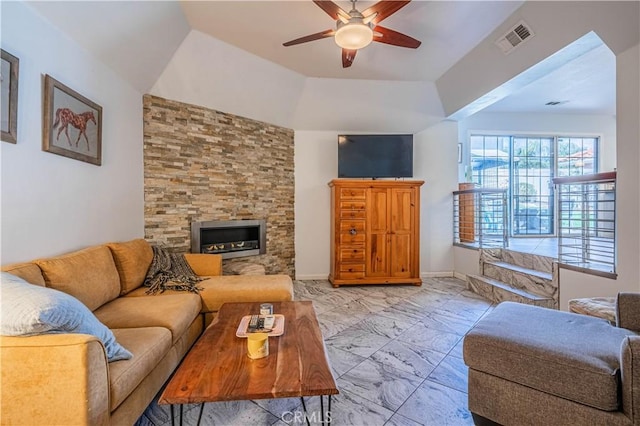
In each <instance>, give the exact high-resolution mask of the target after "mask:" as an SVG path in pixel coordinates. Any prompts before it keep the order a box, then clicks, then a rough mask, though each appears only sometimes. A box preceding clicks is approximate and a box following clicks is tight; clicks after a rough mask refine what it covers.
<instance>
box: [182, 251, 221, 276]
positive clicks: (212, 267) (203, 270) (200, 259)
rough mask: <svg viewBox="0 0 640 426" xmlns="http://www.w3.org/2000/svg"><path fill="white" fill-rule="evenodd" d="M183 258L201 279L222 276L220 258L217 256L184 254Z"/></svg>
mask: <svg viewBox="0 0 640 426" xmlns="http://www.w3.org/2000/svg"><path fill="white" fill-rule="evenodd" d="M184 258H185V259H186V260H187V263H189V266H191V269H193V272H195V273H196V275H200V276H201V277H215V276H217V275H222V256H220V255H219V254H204V253H185V255H184Z"/></svg>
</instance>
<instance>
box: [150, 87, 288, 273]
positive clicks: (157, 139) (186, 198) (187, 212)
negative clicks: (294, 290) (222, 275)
mask: <svg viewBox="0 0 640 426" xmlns="http://www.w3.org/2000/svg"><path fill="white" fill-rule="evenodd" d="M143 102H144V198H145V238H146V239H147V240H148V241H149V242H151V243H152V244H157V245H159V246H162V247H166V248H169V249H171V250H172V251H174V252H177V253H180V252H183V253H185V252H188V251H190V247H191V240H190V238H191V237H190V233H191V222H193V221H213V220H215V221H218V220H239V219H265V220H266V222H267V253H266V254H264V255H259V256H252V257H242V258H235V259H226V260H224V262H223V268H229V269H231V268H232V267H233V266H234V265H235V266H237V264H238V263H246V262H251V263H256V264H261V265H263V266H264V267H265V270H266V272H267V273H268V274H287V275H289V276H291V277H292V278H293V277H294V276H295V266H294V256H295V251H294V191H295V188H294V163H293V161H294V160H293V152H294V141H293V130H291V129H287V128H283V127H279V126H275V125H272V124H268V123H264V122H260V121H255V120H250V119H248V118H244V117H239V116H236V115H233V114H227V113H223V112H219V111H215V110H212V109H208V108H203V107H200V106H195V105H190V104H185V103H182V102H177V101H172V100H168V99H163V98H160V97H156V96H151V95H145V96H144V100H143Z"/></svg>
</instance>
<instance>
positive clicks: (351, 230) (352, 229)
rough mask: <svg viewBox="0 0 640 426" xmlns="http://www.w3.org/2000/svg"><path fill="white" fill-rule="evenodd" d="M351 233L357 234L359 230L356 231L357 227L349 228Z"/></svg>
mask: <svg viewBox="0 0 640 426" xmlns="http://www.w3.org/2000/svg"><path fill="white" fill-rule="evenodd" d="M349 233H350V234H351V235H356V234H357V233H358V231H356V228H351V229H349Z"/></svg>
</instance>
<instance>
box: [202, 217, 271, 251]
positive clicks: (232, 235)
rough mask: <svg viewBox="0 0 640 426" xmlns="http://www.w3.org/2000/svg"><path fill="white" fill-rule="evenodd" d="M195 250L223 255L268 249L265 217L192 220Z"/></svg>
mask: <svg viewBox="0 0 640 426" xmlns="http://www.w3.org/2000/svg"><path fill="white" fill-rule="evenodd" d="M191 252H192V253H209V254H220V255H222V258H223V259H230V258H234V257H245V256H256V255H259V254H265V253H266V252H267V239H266V222H265V220H226V221H208V222H192V223H191Z"/></svg>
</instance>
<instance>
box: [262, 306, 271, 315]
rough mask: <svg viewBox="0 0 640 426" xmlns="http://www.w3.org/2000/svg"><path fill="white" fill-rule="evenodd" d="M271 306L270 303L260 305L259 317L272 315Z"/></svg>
mask: <svg viewBox="0 0 640 426" xmlns="http://www.w3.org/2000/svg"><path fill="white" fill-rule="evenodd" d="M272 314H273V305H272V304H271V303H262V304H261V305H260V315H272Z"/></svg>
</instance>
